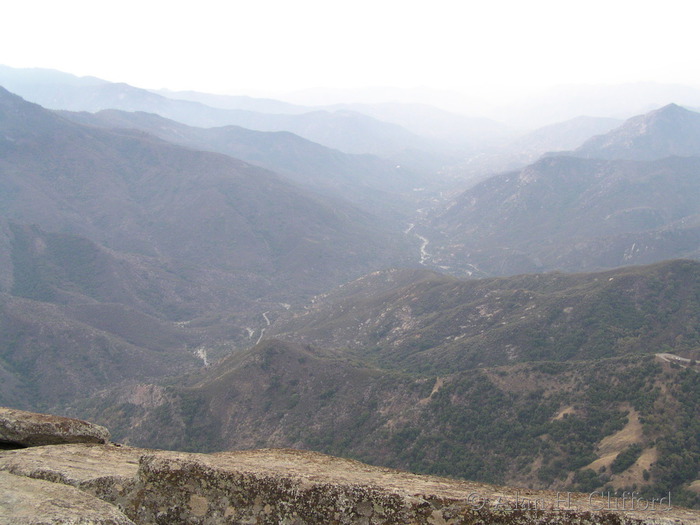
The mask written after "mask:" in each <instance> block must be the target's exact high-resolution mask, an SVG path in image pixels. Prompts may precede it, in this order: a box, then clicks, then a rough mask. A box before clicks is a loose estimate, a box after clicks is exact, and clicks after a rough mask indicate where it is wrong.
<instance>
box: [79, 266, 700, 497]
mask: <svg viewBox="0 0 700 525" xmlns="http://www.w3.org/2000/svg"><path fill="white" fill-rule="evenodd" d="M699 287H700V264H699V263H697V262H690V261H678V262H669V263H661V264H658V265H655V266H650V267H637V268H633V269H623V270H616V271H613V272H608V273H603V274H584V275H564V274H556V273H555V274H544V275H533V276H520V277H512V278H507V279H493V280H478V281H475V280H470V281H461V280H458V279H454V278H447V277H445V276H440V275H437V274H431V273H429V272H426V271H412V272H398V271H391V272H384V273H379V274H374V275H372V276H368V277H365V278H363V279H361V280H359V281H357V282H354V283H350V284H348V285H345V286H343V287H341V288H339V289H338V290H337V292H333V293H331V294H328V295H326V296H324V297H323V298H321V299H317V300H315V301H314V303H313V305H310V306H309V310H308V312H306V313H297V314H293V313H292V312H290V314H289V318H288V319H283V318H281V319H280V320H279V321H278V322H277V323H275V324H274V325H273V331H274V332H275V333H276V334H278V335H279V337H282V338H283V339H285V340H281V339H277V338H274V339H267V340H265V341H262V342H260V343H259V344H258V345H257V346H255V347H253V348H251V349H249V350H247V351H244V352H238V353H235V354H232V355H231V356H229V357H227V358H226V359H224V360H222V361H221V362H220V363H218V364H216V365H214V366H212V367H210V368H206V369H202V370H200V371H198V372H195V373H193V374H190V375H188V376H185V377H183V378H180V379H177V380H173V381H162V382H160V383H157V384H153V383H151V384H143V383H138V384H133V385H131V386H126V387H120V388H119V389H112V390H108V391H106V392H103V393H101V394H97V395H96V396H93V397H92V398H91V399H89V400H86V401H83V402H81V403H79V404H78V405H77V407H76V408H77V412H76V413H79V414H82V415H83V416H91V417H92V418H95V420H96V421H97V422H100V423H101V424H110V425H111V428H112V430H113V431H114V432H115V434H116V437H117V438H118V439H123V440H125V441H126V442H127V443H129V444H132V445H142V444H145V443H148V444H149V446H156V447H158V448H169V447H174V448H178V449H184V450H200V451H217V450H226V449H231V448H234V449H235V448H251V447H255V448H259V447H270V446H273V447H294V448H302V449H312V450H320V451H324V452H326V453H331V454H336V455H343V456H350V457H353V458H357V459H361V460H364V461H367V462H370V463H378V464H383V465H390V466H393V467H398V468H403V469H411V470H414V471H419V472H430V473H436V474H441V475H451V476H458V477H465V478H468V479H476V480H481V481H490V482H503V481H506V480H507V481H508V482H509V483H518V484H520V485H522V486H529V487H533V488H550V489H556V490H563V489H565V488H567V487H568V488H575V489H576V490H584V491H591V490H598V489H603V487H608V488H609V490H615V489H623V488H624V490H631V489H629V487H631V486H632V485H633V484H635V486H636V489H637V490H640V491H644V493H647V492H646V491H648V492H649V493H652V492H654V491H658V490H660V488H661V487H667V488H670V489H671V490H673V491H674V494H678V497H683V498H686V499H685V500H684V501H686V503H687V504H693V502H694V501H695V499H694V498H696V496H694V495H693V492H692V491H691V490H688V487H689V483H692V482H693V481H694V479H695V475H696V470H697V468H698V466H700V464H699V463H698V462H699V461H700V459H699V458H700V450H698V449H697V446H696V445H693V444H692V436H693V433H694V432H696V430H697V416H698V413H697V410H698V406H697V397H696V396H697V395H698V388H700V382H699V381H698V377H700V376H698V371H699V370H700V369H698V366H697V362H696V361H693V358H694V359H697V358H698V357H700V354H698V351H697V349H698V337H699V336H698V332H697V330H696V327H697V326H698V319H697V317H698V315H700V302H699V300H698V298H699V297H700V295H699V294H698V288H699ZM679 290H683V293H682V294H680V295H679V294H678V291H679ZM377 292H378V293H377ZM661 352H663V353H661ZM671 352H674V353H678V354H681V355H685V356H688V357H686V358H682V359H678V358H676V357H674V355H675V354H671ZM678 363H680V364H678ZM668 436H676V439H668ZM688 440H690V441H688ZM630 447H631V449H630ZM628 450H629V451H628ZM626 455H629V456H630V457H631V460H629V461H628V462H627V463H623V459H622V458H625V457H627V456H626ZM618 457H620V459H619V460H617V458H618ZM682 458H684V459H682ZM616 461H617V462H616ZM626 461H627V460H626ZM684 461H685V462H689V463H688V465H687V468H685V467H684V468H682V469H679V465H680V464H681V463H682V462H684ZM644 471H646V474H644Z"/></svg>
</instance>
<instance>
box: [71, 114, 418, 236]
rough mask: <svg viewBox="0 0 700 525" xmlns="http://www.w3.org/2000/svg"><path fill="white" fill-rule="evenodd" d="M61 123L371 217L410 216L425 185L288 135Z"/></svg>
mask: <svg viewBox="0 0 700 525" xmlns="http://www.w3.org/2000/svg"><path fill="white" fill-rule="evenodd" d="M61 115H62V116H63V117H65V118H67V119H70V120H72V121H74V122H78V123H81V124H86V125H92V126H100V127H106V128H130V129H138V130H141V131H144V132H147V133H150V134H152V135H155V136H157V137H159V138H161V139H163V140H167V141H168V142H172V143H175V144H181V145H184V146H188V147H191V148H195V149H199V150H204V151H216V152H219V153H224V154H226V155H230V156H232V157H235V158H239V159H241V160H244V161H246V162H250V163H251V164H255V165H259V166H262V167H264V168H267V169H270V170H272V171H274V172H276V173H279V174H280V175H284V176H285V177H286V178H289V179H291V180H293V181H294V182H297V183H299V184H301V185H304V186H306V187H307V188H309V189H312V190H314V191H317V192H319V193H323V194H326V195H330V196H333V197H336V198H342V199H345V200H348V201H350V202H352V203H353V204H354V205H356V206H358V207H360V208H363V209H367V210H371V211H373V212H374V213H377V214H382V215H383V216H387V217H391V213H388V212H393V213H394V215H400V216H401V218H402V221H403V223H405V222H407V221H408V219H407V218H406V215H407V214H408V213H412V212H413V206H412V202H411V200H412V199H411V197H412V193H413V191H412V190H413V188H415V187H419V186H421V185H423V184H426V183H428V182H429V181H427V180H426V177H424V176H421V175H419V174H417V173H415V172H414V171H412V170H411V169H407V168H402V167H400V166H397V165H396V164H395V163H393V162H390V161H387V160H383V159H380V158H378V157H375V156H372V155H351V154H347V153H342V152H340V151H338V150H333V149H330V148H326V147H325V146H321V145H320V144H317V143H315V142H311V141H309V140H306V139H303V138H301V137H299V136H298V135H294V134H293V133H289V132H284V131H278V132H263V131H253V130H249V129H245V128H241V127H238V126H225V127H218V128H196V127H191V126H186V125H185V124H180V123H178V122H175V121H172V120H168V119H165V118H163V117H160V116H158V115H155V114H152V113H143V112H125V111H119V110H104V111H100V112H98V113H95V114H92V113H86V112H81V113H73V112H67V111H65V112H62V113H61Z"/></svg>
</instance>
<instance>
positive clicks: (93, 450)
mask: <svg viewBox="0 0 700 525" xmlns="http://www.w3.org/2000/svg"><path fill="white" fill-rule="evenodd" d="M0 415H2V416H3V417H2V418H0V430H4V431H7V430H8V429H11V428H12V427H13V426H14V425H15V424H16V422H17V419H20V420H23V421H24V423H26V422H27V420H32V419H35V420H38V421H40V422H44V423H45V422H46V421H47V420H49V419H51V420H52V423H53V424H54V425H55V427H56V428H62V429H63V430H62V434H63V435H64V436H65V434H70V432H71V431H72V430H73V429H74V430H76V432H75V434H74V436H73V437H74V438H75V440H76V441H79V440H80V437H81V432H82V433H84V431H85V428H86V427H89V426H90V424H89V423H85V422H82V421H77V420H73V419H67V418H60V417H55V416H45V415H41V414H30V413H26V412H24V413H20V412H17V411H12V410H8V409H0ZM96 430H97V433H99V434H101V433H102V432H101V430H100V429H99V427H96ZM49 440H50V437H49ZM35 444H36V445H37V446H34V447H30V448H22V449H14V450H4V451H0V488H1V489H2V490H0V523H2V524H14V525H20V524H59V523H60V524H85V523H92V524H105V525H134V524H136V525H140V524H144V525H145V524H168V525H177V524H202V525H204V524H214V523H216V524H219V523H221V524H227V523H230V524H253V523H258V524H270V525H271V524H297V525H302V524H397V525H398V524H431V525H436V524H455V525H456V524H464V525H467V524H477V523H478V524H506V523H508V524H523V525H526V524H560V523H571V524H580V525H583V524H630V525H632V524H640V525H641V524H644V523H650V524H651V523H656V524H669V525H670V524H674V525H675V524H679V525H680V524H693V523H700V512H698V511H691V510H688V509H683V508H679V507H674V506H673V505H672V502H669V500H668V497H666V498H665V499H663V500H662V499H661V498H659V501H647V500H644V499H640V498H639V496H638V495H637V496H635V497H631V496H630V495H627V496H626V498H625V499H617V498H614V499H611V500H608V499H607V498H606V497H604V496H602V495H600V494H595V493H594V494H581V493H570V492H566V493H560V492H559V493H558V492H547V491H533V490H521V489H517V488H513V487H498V486H494V485H487V484H482V483H473V482H464V481H454V480H450V479H446V478H436V477H429V476H417V475H414V474H410V473H407V472H402V471H397V470H391V469H386V468H380V467H373V466H370V465H366V464H363V463H359V462H357V461H352V460H347V459H339V458H335V457H332V456H326V455H323V454H318V453H314V452H305V451H301V450H291V449H276V450H272V449H265V450H249V451H238V452H223V453H219V454H188V453H177V452H167V451H160V450H144V449H136V448H131V447H125V446H118V445H115V444H112V443H109V442H106V443H103V444H99V443H92V444H88V443H70V442H68V443H66V444H63V445H42V444H41V443H40V442H35Z"/></svg>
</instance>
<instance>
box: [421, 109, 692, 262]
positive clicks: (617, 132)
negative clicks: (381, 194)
mask: <svg viewBox="0 0 700 525" xmlns="http://www.w3.org/2000/svg"><path fill="white" fill-rule="evenodd" d="M698 123H700V115H698V114H697V113H694V112H690V111H688V110H684V109H682V108H680V107H678V106H675V105H669V106H666V107H664V108H662V109H660V110H657V111H654V112H652V113H649V114H647V115H644V116H641V117H636V118H634V119H631V120H630V121H627V122H625V123H624V124H623V125H622V126H620V127H619V128H617V129H614V130H613V131H611V132H609V133H608V134H606V135H601V136H599V137H596V138H592V139H590V140H589V141H587V142H586V143H585V144H584V145H583V146H581V148H579V149H577V150H575V151H574V152H572V153H569V154H557V155H556V156H546V157H544V158H542V159H540V160H538V161H537V162H535V163H533V164H531V165H529V166H527V167H525V168H523V169H521V170H518V171H512V172H506V173H502V174H499V175H496V176H494V177H491V178H489V179H487V180H485V181H483V182H482V183H480V184H478V185H476V186H474V187H473V188H471V189H469V190H467V191H466V192H464V193H463V194H461V195H460V196H459V197H458V198H457V199H455V200H454V201H453V202H451V203H450V205H449V206H448V207H447V208H446V209H443V210H441V211H438V212H435V214H434V215H433V216H432V217H431V219H430V221H429V222H428V229H426V230H425V232H424V233H423V235H424V236H425V237H426V238H429V239H431V240H433V241H434V242H433V246H432V247H431V249H432V250H433V252H432V255H433V261H434V262H435V263H436V264H439V265H440V266H445V267H452V268H455V269H459V270H461V271H463V272H466V273H470V272H471V273H476V274H481V275H504V274H505V275H507V274H513V273H519V272H532V271H543V270H547V269H550V270H551V269H561V270H568V271H585V270H594V269H603V268H613V267H617V266H622V265H627V264H644V263H650V262H655V261H660V260H664V259H669V258H678V257H690V258H697V257H698V255H699V252H698V248H699V247H700V244H698V241H699V240H700V237H698V229H697V227H698V219H699V218H700V217H699V216H698V212H699V211H700V209H699V208H698V207H697V206H696V203H697V202H698V201H699V200H698V197H700V178H698V177H697V173H698V169H699V168H700V157H695V156H692V155H693V154H697V151H696V150H695V149H694V147H693V144H700V133H698V131H699V130H700V128H698V127H697V125H698ZM669 130H673V133H670V132H669ZM680 136H682V137H683V138H682V139H680V138H679V137H680ZM652 145H655V146H653V147H652ZM640 152H643V154H640ZM679 153H684V154H685V156H677V155H678V154H679ZM574 155H575V156H574ZM674 155H675V156H674ZM610 156H615V157H616V159H615V160H602V159H607V158H609V157H610ZM640 156H642V157H644V159H645V160H636V161H635V160H617V158H625V157H627V158H636V157H640ZM600 157H602V159H600V160H599V158H600Z"/></svg>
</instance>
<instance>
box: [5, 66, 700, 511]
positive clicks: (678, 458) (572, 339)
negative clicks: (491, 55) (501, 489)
mask: <svg viewBox="0 0 700 525" xmlns="http://www.w3.org/2000/svg"><path fill="white" fill-rule="evenodd" d="M3 83H5V85H6V86H7V87H9V88H11V89H10V90H9V91H8V90H5V89H2V88H0V352H1V353H0V380H1V384H0V404H5V405H11V406H16V407H17V408H23V409H32V410H58V411H64V412H67V413H70V414H72V415H77V416H80V417H84V418H89V419H91V420H94V421H96V422H98V423H104V424H106V425H108V426H109V427H110V428H112V429H113V431H114V432H115V434H116V435H117V437H118V439H122V440H125V441H127V442H129V443H133V444H138V445H140V446H146V447H149V446H153V447H161V446H162V447H169V448H181V449H187V450H193V451H196V450H206V451H213V450H222V449H226V448H245V447H264V446H285V447H300V448H309V449H315V450H319V451H323V452H326V453H333V454H340V455H345V456H352V457H358V458H361V459H363V460H364V461H369V462H374V463H380V464H384V465H390V466H395V467H400V468H407V469H414V470H418V471H422V472H431V473H439V474H449V475H451V476H457V477H460V476H461V477H467V478H473V479H480V480H486V481H498V482H502V483H518V484H521V485H524V486H533V487H539V488H552V489H564V488H575V489H576V490H594V489H603V488H605V487H610V488H611V489H614V490H617V489H623V490H624V489H628V488H630V487H633V486H635V487H637V489H639V490H642V491H645V492H644V493H645V494H652V493H654V494H655V493H658V492H663V491H668V490H673V491H674V493H675V494H677V495H678V498H679V501H682V502H684V503H685V504H688V505H698V504H700V499H699V496H698V490H699V489H698V481H699V480H700V474H699V473H698V469H699V468H700V449H698V443H697V439H696V436H697V435H698V431H700V429H698V427H697V425H698V421H700V406H699V405H698V403H697V399H699V398H700V390H698V389H699V388H700V379H699V378H700V374H698V367H697V363H696V361H695V360H697V359H698V358H700V336H699V335H698V330H697V327H698V326H700V320H699V319H698V316H699V315H700V306H699V305H700V292H699V290H700V263H699V262H698V261H699V260H700V204H699V203H700V175H699V174H700V114H698V113H696V112H694V111H691V110H690V109H687V108H684V107H681V106H679V105H677V104H674V103H672V102H673V101H672V100H664V101H663V103H662V104H660V105H659V106H656V107H654V108H651V109H652V111H650V112H647V113H644V114H638V115H636V116H633V117H632V118H629V119H628V120H624V121H623V120H619V119H618V118H619V116H620V115H622V114H624V113H625V112H626V111H628V110H629V108H630V107H632V106H633V105H634V104H632V103H631V102H630V104H629V105H628V106H624V107H623V106H619V111H618V112H614V113H613V112H610V113H607V114H600V113H599V114H593V115H591V114H589V115H572V116H570V117H572V118H568V119H567V120H562V121H559V122H557V123H554V124H552V123H550V125H548V126H546V127H544V128H540V129H531V130H529V131H515V130H514V128H513V127H512V126H510V125H506V124H500V123H498V122H496V121H492V120H488V119H483V118H481V117H474V116H470V115H459V114H453V113H450V112H447V111H445V110H443V109H438V108H432V107H427V106H425V105H421V106H418V105H411V104H396V103H387V104H373V105H363V104H354V103H353V104H341V105H338V106H336V107H323V108H309V107H302V106H293V105H290V104H287V103H284V102H281V101H274V100H261V99H252V98H249V97H225V96H218V95H208V94H199V93H170V92H161V93H153V92H149V91H147V90H143V89H139V88H134V87H131V86H128V85H125V84H111V83H108V82H105V81H102V80H99V79H94V78H77V77H73V76H71V75H67V74H63V73H58V72H47V71H41V70H34V71H22V70H13V69H12V68H5V67H2V68H0V85H2V84H3ZM13 91H15V92H17V93H18V94H19V95H21V96H22V97H25V98H26V100H25V99H23V98H21V96H18V94H15V93H13ZM661 92H662V91H660V90H656V91H654V94H655V96H657V95H659V93H661ZM688 96H690V95H688ZM30 100H31V102H30ZM648 100H649V99H648V98H647V99H644V101H642V100H640V101H635V103H637V102H639V104H643V103H647V102H648ZM37 104H41V105H37ZM42 106H44V107H42ZM521 109H522V110H523V111H525V109H526V108H524V107H523V108H521ZM412 115H413V116H414V117H412ZM541 116H542V119H543V120H546V119H545V116H546V115H544V114H543V115H541ZM627 116H630V115H625V117H627ZM535 120H536V119H533V120H532V122H534V121H535ZM679 259H683V260H679ZM562 272H568V273H562Z"/></svg>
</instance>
